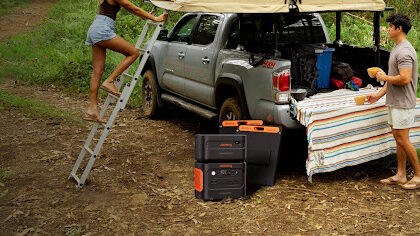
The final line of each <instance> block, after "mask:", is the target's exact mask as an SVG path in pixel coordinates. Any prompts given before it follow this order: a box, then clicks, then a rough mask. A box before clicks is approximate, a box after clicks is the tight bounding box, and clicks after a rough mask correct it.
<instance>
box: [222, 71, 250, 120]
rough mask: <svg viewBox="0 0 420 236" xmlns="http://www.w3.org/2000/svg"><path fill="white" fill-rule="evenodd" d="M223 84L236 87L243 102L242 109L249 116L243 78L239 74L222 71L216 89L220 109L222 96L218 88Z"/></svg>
mask: <svg viewBox="0 0 420 236" xmlns="http://www.w3.org/2000/svg"><path fill="white" fill-rule="evenodd" d="M222 85H228V86H231V87H233V88H235V90H236V93H237V94H238V98H239V101H240V103H241V109H242V111H243V113H244V115H245V117H249V115H248V106H247V103H246V98H245V92H244V87H243V83H242V79H241V77H240V76H239V75H236V74H232V73H220V74H219V77H218V78H217V80H216V91H215V94H216V96H215V104H216V106H217V107H218V109H220V107H221V103H222V102H223V101H220V96H217V95H218V92H219V91H218V90H219V89H220V88H221V86H222Z"/></svg>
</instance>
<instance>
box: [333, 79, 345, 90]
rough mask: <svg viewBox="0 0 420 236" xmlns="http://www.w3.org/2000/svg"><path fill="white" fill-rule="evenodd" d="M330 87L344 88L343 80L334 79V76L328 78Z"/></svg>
mask: <svg viewBox="0 0 420 236" xmlns="http://www.w3.org/2000/svg"><path fill="white" fill-rule="evenodd" d="M330 87H331V88H333V89H343V88H344V82H343V81H341V80H339V79H336V78H334V77H331V79H330Z"/></svg>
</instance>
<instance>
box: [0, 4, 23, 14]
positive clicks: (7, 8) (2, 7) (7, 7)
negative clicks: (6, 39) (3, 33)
mask: <svg viewBox="0 0 420 236" xmlns="http://www.w3.org/2000/svg"><path fill="white" fill-rule="evenodd" d="M27 2H28V0H1V1H0V16H4V15H6V14H7V13H9V12H11V11H13V10H14V9H15V8H16V7H21V6H25V4H26V3H27Z"/></svg>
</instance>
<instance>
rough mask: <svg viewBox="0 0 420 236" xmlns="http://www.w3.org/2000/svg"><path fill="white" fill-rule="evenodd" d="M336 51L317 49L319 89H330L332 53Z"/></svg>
mask: <svg viewBox="0 0 420 236" xmlns="http://www.w3.org/2000/svg"><path fill="white" fill-rule="evenodd" d="M334 51H335V49H334V48H315V53H316V56H317V61H316V68H317V69H318V78H317V79H316V86H317V88H329V87H330V75H331V61H332V52H334Z"/></svg>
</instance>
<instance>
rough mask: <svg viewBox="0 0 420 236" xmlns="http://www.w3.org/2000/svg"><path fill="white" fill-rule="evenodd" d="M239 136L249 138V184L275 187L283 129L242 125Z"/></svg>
mask: <svg viewBox="0 0 420 236" xmlns="http://www.w3.org/2000/svg"><path fill="white" fill-rule="evenodd" d="M238 134H243V135H246V136H247V146H248V148H247V158H246V163H247V182H248V183H250V184H257V185H266V186H273V185H274V184H275V182H276V174H277V164H278V159H279V149H280V141H281V128H280V127H273V126H251V125H241V126H239V129H238Z"/></svg>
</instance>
